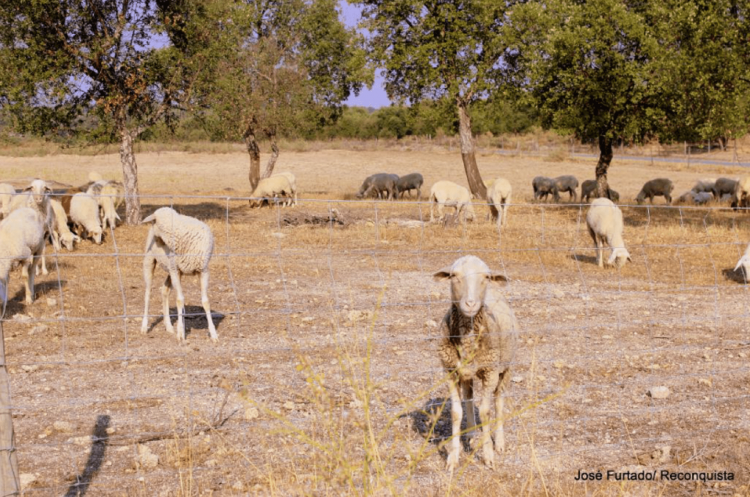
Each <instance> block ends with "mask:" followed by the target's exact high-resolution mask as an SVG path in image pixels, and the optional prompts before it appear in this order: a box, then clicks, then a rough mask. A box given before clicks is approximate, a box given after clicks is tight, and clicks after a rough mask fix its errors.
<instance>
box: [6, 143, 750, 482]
mask: <svg viewBox="0 0 750 497" xmlns="http://www.w3.org/2000/svg"><path fill="white" fill-rule="evenodd" d="M478 159H479V164H480V169H481V171H482V174H483V175H484V177H485V178H494V177H497V176H503V177H506V178H507V179H509V180H510V182H511V183H512V185H513V188H514V205H513V206H512V207H511V209H510V214H509V224H508V226H507V228H506V229H504V230H503V232H502V234H500V233H498V232H497V231H496V229H495V227H494V224H492V223H490V222H489V221H487V220H486V219H485V213H486V212H487V209H486V207H485V206H483V205H478V206H477V207H476V209H477V213H478V214H479V216H478V220H477V221H476V222H474V223H469V224H467V225H466V227H465V228H464V227H461V226H447V227H443V226H440V225H438V224H437V223H435V224H429V223H422V222H421V221H425V220H427V221H428V220H429V207H428V205H427V204H425V203H418V202H416V201H405V202H402V203H395V202H378V201H365V202H353V201H351V200H345V199H351V198H353V193H354V192H356V190H357V188H358V187H359V184H360V182H361V180H362V179H363V178H364V177H365V176H367V175H369V174H371V173H374V172H380V171H388V172H394V173H397V174H406V173H410V172H413V171H420V172H422V174H423V175H424V176H425V181H426V185H425V192H424V193H425V196H426V194H427V192H428V191H429V185H431V184H432V183H433V182H434V181H437V180H439V179H449V180H453V181H457V182H459V183H462V184H465V178H464V176H463V169H462V166H461V163H460V158H459V156H458V154H457V153H456V152H455V151H454V152H453V153H447V152H440V151H429V152H426V151H422V152H420V151H394V150H370V151H346V150H317V151H304V152H290V153H283V154H282V156H281V157H280V159H279V163H278V165H277V170H279V171H292V172H293V173H294V174H295V175H296V176H297V184H298V186H299V189H300V197H301V198H302V199H305V200H304V201H301V202H300V205H299V206H298V207H297V208H296V209H293V210H289V209H286V210H284V209H274V208H265V209H260V210H257V209H256V210H250V209H249V208H248V207H247V202H246V201H245V200H242V199H238V198H236V197H241V196H246V195H248V192H247V187H248V182H247V167H248V166H247V157H246V156H245V155H244V154H242V153H236V152H231V153H226V154H206V153H192V154H191V153H184V152H165V153H142V154H140V155H139V156H138V161H139V175H140V183H141V188H142V192H143V193H144V195H145V197H144V198H143V204H144V214H148V213H150V212H151V211H153V210H154V208H156V207H157V206H161V205H173V206H175V208H176V209H178V210H179V211H180V212H182V213H185V214H189V215H193V216H196V217H198V218H200V219H202V220H204V221H206V222H207V223H208V224H209V225H210V226H211V228H212V229H213V232H214V235H215V238H216V249H215V252H214V258H213V260H212V264H211V286H210V290H209V296H210V299H211V304H212V309H213V310H214V312H215V313H217V315H219V314H220V316H219V317H217V318H215V321H216V323H217V327H218V333H219V342H218V343H212V342H211V341H210V340H209V339H208V333H207V326H206V320H205V318H204V317H202V313H203V310H202V308H201V307H200V294H199V286H198V280H197V279H189V280H187V281H186V282H185V283H184V287H185V289H186V303H187V310H188V312H189V313H193V314H195V316H194V317H191V318H190V319H188V320H187V328H188V338H187V344H186V345H180V344H178V343H177V340H176V339H175V337H174V336H171V335H169V334H167V332H166V331H165V329H164V324H163V323H162V322H161V318H160V317H159V316H157V314H158V312H159V309H160V305H159V301H160V300H159V299H160V295H159V292H158V290H157V289H155V291H154V292H153V295H152V302H151V310H152V311H151V312H152V313H153V314H154V315H153V316H152V317H151V318H150V321H149V322H150V326H151V329H150V331H149V333H148V334H146V335H143V334H141V333H140V321H141V319H140V313H141V312H142V310H143V276H142V264H141V263H142V255H141V254H142V252H143V244H144V241H145V236H146V232H147V230H146V228H145V227H142V226H141V227H127V226H122V227H119V228H118V229H117V230H116V231H114V233H108V234H107V236H106V240H105V243H104V244H103V245H101V246H97V245H93V244H91V243H89V242H84V243H83V244H82V245H81V246H80V247H79V248H78V249H77V250H76V251H75V252H72V253H68V252H64V253H60V254H57V255H52V256H51V257H50V258H49V260H50V262H51V271H50V274H49V275H48V276H40V277H39V279H38V282H39V286H38V295H37V297H38V301H37V302H36V303H34V304H33V305H31V306H24V305H23V304H22V301H21V298H22V285H21V282H20V276H19V274H17V273H14V274H13V275H12V277H11V286H10V292H9V294H10V296H11V297H12V300H11V301H10V302H9V305H8V308H7V312H6V316H5V319H6V321H5V323H4V325H5V340H6V348H7V351H8V364H9V368H10V372H11V387H12V400H13V403H14V406H15V411H14V412H15V414H14V423H15V429H16V440H17V444H18V458H19V461H20V462H19V464H20V466H21V473H22V474H23V480H24V484H25V485H26V491H27V492H28V494H29V495H61V494H65V493H67V495H81V494H83V493H88V494H89V495H164V496H171V495H342V494H344V495H361V494H374V495H387V494H396V495H446V494H451V495H548V494H552V495H584V494H585V495H736V494H738V495H747V494H748V492H749V490H748V475H749V474H750V462H749V461H750V459H749V455H750V434H749V432H748V428H749V423H750V421H749V420H750V417H749V416H748V408H749V407H750V405H749V404H748V402H749V400H748V396H747V385H748V380H749V379H750V374H749V371H748V355H750V336H749V334H748V327H749V326H750V315H749V314H748V312H747V306H748V303H749V302H748V300H749V299H750V293H748V287H747V286H746V285H745V282H744V279H743V277H742V275H741V274H738V273H735V272H734V271H733V268H734V265H735V263H736V262H737V260H738V258H739V257H740V255H741V254H742V252H743V251H744V249H745V246H746V245H747V242H748V241H750V226H748V219H750V218H748V217H747V215H746V214H743V213H736V212H732V211H731V210H729V209H727V208H726V207H725V206H718V205H714V206H710V207H704V208H692V207H682V208H674V207H673V208H669V209H666V208H662V207H661V203H662V201H661V199H659V200H657V202H656V204H657V205H655V206H653V207H649V206H642V207H630V206H623V211H624V214H625V223H626V226H625V241H626V244H627V245H628V248H629V250H630V252H631V254H632V258H633V263H632V264H628V265H626V266H625V267H624V268H623V269H622V270H619V271H618V270H615V269H609V270H601V269H599V268H598V267H597V266H596V265H595V263H594V257H593V256H594V253H593V250H592V244H591V240H590V238H589V235H588V233H587V232H586V227H585V214H586V209H587V208H586V206H580V205H575V204H569V205H563V206H550V205H546V204H540V203H534V202H532V199H531V197H532V195H531V179H532V178H533V177H534V176H536V175H540V174H541V175H548V176H557V175H560V174H574V175H576V176H577V177H578V178H579V180H581V181H582V180H584V179H587V178H590V177H591V176H592V175H593V174H592V173H593V166H594V160H593V159H586V160H583V159H581V160H572V159H569V158H565V157H557V158H555V160H552V158H546V159H545V158H542V157H532V158H530V157H523V156H515V157H505V156H500V155H497V154H491V153H487V154H484V155H482V156H480V157H479V158H478ZM1 163H2V168H1V169H0V171H1V172H0V175H1V176H2V178H0V180H2V181H7V180H17V181H18V182H19V184H22V183H23V182H24V181H26V179H27V178H31V177H36V176H38V177H43V178H46V179H54V180H57V181H59V182H61V183H67V184H71V185H78V184H81V183H83V182H85V180H86V177H87V174H88V172H89V171H92V170H96V171H99V172H100V173H102V174H103V175H104V177H107V178H118V177H119V157H118V156H117V155H115V154H112V155H98V156H73V155H54V156H47V157H24V158H14V157H3V158H2V161H1ZM743 171H744V170H743V169H742V168H731V167H724V166H721V167H719V166H687V165H684V164H659V163H657V164H655V165H653V164H650V163H647V162H626V161H620V160H616V161H615V164H614V165H613V166H612V169H611V172H610V182H611V184H612V185H613V186H614V188H615V189H617V190H618V191H619V192H620V194H621V198H622V200H623V202H622V203H623V204H630V203H633V202H632V199H633V198H634V197H635V194H636V193H637V191H638V190H639V188H640V186H641V185H642V184H643V182H644V181H646V180H647V179H651V178H655V177H662V176H667V177H669V178H671V179H672V180H673V181H674V182H675V185H676V188H675V197H676V196H677V195H679V194H680V193H681V192H682V191H684V190H687V189H689V188H690V187H691V186H692V184H693V182H694V181H695V180H696V179H697V178H701V177H706V176H713V177H717V176H737V175H739V174H742V173H743ZM331 213H335V216H336V222H329V223H323V224H319V225H316V224H305V223H299V224H296V223H297V221H299V220H300V219H303V218H311V217H314V216H318V217H319V218H325V217H327V216H329V215H330V214H331ZM465 254H475V255H478V256H480V257H481V258H483V259H484V260H485V261H486V262H487V263H488V264H489V265H490V267H492V268H494V269H499V270H502V271H504V272H506V274H507V275H508V277H509V278H510V280H511V281H510V282H509V283H508V284H507V285H506V286H505V287H504V291H505V293H506V296H507V298H508V300H509V301H510V304H511V306H512V307H513V309H514V311H515V313H516V316H517V318H518V321H519V323H520V325H521V341H520V343H521V345H520V349H519V353H518V354H517V355H516V363H515V364H514V366H513V373H512V382H511V385H510V387H509V389H508V391H507V399H508V400H507V402H506V412H505V423H506V447H507V449H506V453H505V455H504V456H503V457H502V459H501V461H500V464H499V465H498V466H499V467H498V469H496V470H495V471H491V470H488V469H486V468H485V467H484V466H483V465H482V463H481V461H480V459H479V458H478V457H477V456H475V455H474V454H473V452H472V445H471V444H470V443H468V441H467V443H466V444H465V448H466V450H465V451H464V453H463V454H462V459H461V464H462V465H461V467H460V469H459V470H458V471H457V472H456V473H455V474H453V475H452V477H451V476H450V475H449V474H448V473H447V472H446V471H445V449H444V443H445V441H446V439H447V437H448V436H449V435H450V421H449V420H450V406H449V405H446V397H447V395H448V390H447V387H446V385H445V383H444V373H443V371H442V370H441V367H440V363H439V360H438V358H437V355H436V346H437V339H438V338H439V337H438V335H437V328H436V326H435V322H436V321H439V320H440V318H441V317H442V315H443V314H444V312H445V310H446V309H447V307H448V286H447V284H445V283H437V282H434V281H433V279H432V277H431V275H432V273H433V272H435V271H436V270H438V269H440V268H442V267H443V266H445V265H447V264H449V263H450V262H452V261H453V260H455V259H456V258H457V257H459V256H461V255H465ZM163 276H164V274H163V273H162V274H161V275H158V276H157V281H159V280H158V278H161V277H163ZM157 284H158V283H157ZM655 386H666V387H668V388H669V390H670V392H671V393H670V395H669V396H668V397H667V398H664V399H657V398H652V397H650V396H649V395H648V394H647V392H648V391H649V389H650V388H652V387H655ZM662 469H663V470H669V471H682V472H708V473H713V472H714V471H728V472H733V473H734V475H735V476H734V480H732V481H722V482H715V481H710V482H700V481H699V482H694V481H690V482H685V481H666V480H660V479H658V478H657V481H655V482H637V481H636V482H632V481H625V482H623V481H614V480H609V481H607V480H606V471H607V470H613V471H617V472H621V471H635V472H639V471H643V470H647V471H653V470H659V471H660V470H662ZM579 470H583V471H592V472H596V471H598V470H601V471H603V472H604V474H605V478H604V481H601V482H593V483H582V482H578V481H576V480H575V479H574V477H575V476H576V474H577V473H578V471H579Z"/></svg>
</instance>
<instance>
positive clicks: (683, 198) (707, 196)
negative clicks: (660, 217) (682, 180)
mask: <svg viewBox="0 0 750 497" xmlns="http://www.w3.org/2000/svg"><path fill="white" fill-rule="evenodd" d="M713 199H714V194H713V193H711V192H710V191H707V192H696V191H694V190H688V191H686V192H685V193H683V194H682V195H680V197H679V198H678V199H677V202H678V203H681V204H695V205H704V204H707V203H708V202H710V201H711V200H713Z"/></svg>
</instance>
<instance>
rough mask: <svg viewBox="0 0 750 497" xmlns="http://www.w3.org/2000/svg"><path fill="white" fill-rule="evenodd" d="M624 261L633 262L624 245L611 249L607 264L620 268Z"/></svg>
mask: <svg viewBox="0 0 750 497" xmlns="http://www.w3.org/2000/svg"><path fill="white" fill-rule="evenodd" d="M626 262H633V260H632V259H631V258H630V253H629V252H628V251H627V249H625V248H624V247H617V248H615V249H613V250H612V255H610V256H609V260H608V261H607V264H609V265H610V266H615V267H618V268H621V267H622V266H624V265H625V263H626Z"/></svg>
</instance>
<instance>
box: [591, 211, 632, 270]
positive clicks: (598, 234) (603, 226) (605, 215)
mask: <svg viewBox="0 0 750 497" xmlns="http://www.w3.org/2000/svg"><path fill="white" fill-rule="evenodd" d="M586 225H587V226H588V228H589V235H591V238H592V239H593V240H594V246H595V247H596V263H597V264H598V265H599V267H604V264H603V261H604V248H603V247H604V243H605V242H606V243H607V245H609V246H610V248H611V249H612V255H610V256H609V260H608V261H607V265H608V266H612V265H614V266H617V267H622V266H623V265H624V264H625V261H630V260H631V259H630V253H628V251H627V249H626V248H625V242H624V241H623V240H622V230H623V222H622V211H621V210H620V208H619V207H617V206H616V205H615V204H614V202H612V201H611V200H609V199H607V198H597V199H595V200H594V201H593V202H591V208H590V209H589V212H588V213H587V214H586Z"/></svg>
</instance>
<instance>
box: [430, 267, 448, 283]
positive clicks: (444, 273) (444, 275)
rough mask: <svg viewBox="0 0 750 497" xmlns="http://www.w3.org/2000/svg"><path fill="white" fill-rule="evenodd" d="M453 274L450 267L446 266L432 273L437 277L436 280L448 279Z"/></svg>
mask: <svg viewBox="0 0 750 497" xmlns="http://www.w3.org/2000/svg"><path fill="white" fill-rule="evenodd" d="M451 276H453V273H452V272H451V268H450V267H444V268H443V269H441V270H440V271H438V272H437V273H435V274H433V275H432V277H433V278H435V281H443V280H447V279H450V277H451Z"/></svg>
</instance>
